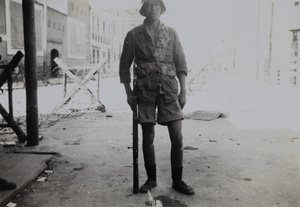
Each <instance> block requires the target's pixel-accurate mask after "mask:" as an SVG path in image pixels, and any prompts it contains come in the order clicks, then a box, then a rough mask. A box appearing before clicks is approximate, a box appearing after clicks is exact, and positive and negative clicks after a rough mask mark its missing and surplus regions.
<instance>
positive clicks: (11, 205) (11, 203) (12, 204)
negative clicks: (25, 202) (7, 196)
mask: <svg viewBox="0 0 300 207" xmlns="http://www.w3.org/2000/svg"><path fill="white" fill-rule="evenodd" d="M15 206H17V204H16V203H13V202H9V203H8V204H6V207H15Z"/></svg>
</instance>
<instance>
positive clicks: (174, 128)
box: [168, 120, 194, 195]
mask: <svg viewBox="0 0 300 207" xmlns="http://www.w3.org/2000/svg"><path fill="white" fill-rule="evenodd" d="M168 130H169V135H170V139H171V167H172V179H173V184H172V187H173V188H174V189H175V190H177V191H179V192H181V193H184V194H187V195H191V194H194V190H193V188H191V187H190V186H188V185H187V184H186V183H185V182H184V181H183V180H182V170H183V165H182V160H183V143H182V139H183V137H182V121H181V120H176V121H172V122H170V123H169V124H168Z"/></svg>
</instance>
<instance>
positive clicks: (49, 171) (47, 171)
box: [44, 170, 53, 174]
mask: <svg viewBox="0 0 300 207" xmlns="http://www.w3.org/2000/svg"><path fill="white" fill-rule="evenodd" d="M44 172H45V173H47V174H51V173H53V170H45V171H44Z"/></svg>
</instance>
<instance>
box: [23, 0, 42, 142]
mask: <svg viewBox="0 0 300 207" xmlns="http://www.w3.org/2000/svg"><path fill="white" fill-rule="evenodd" d="M34 2H35V1H34V0H22V7H23V21H24V22H23V24H24V48H25V80H26V118H27V145H28V146H36V145H38V144H39V139H38V137H39V133H38V105H37V67H36V66H37V64H36V36H35V10H34Z"/></svg>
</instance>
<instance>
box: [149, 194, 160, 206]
mask: <svg viewBox="0 0 300 207" xmlns="http://www.w3.org/2000/svg"><path fill="white" fill-rule="evenodd" d="M148 202H149V204H150V205H151V207H163V205H162V202H161V201H160V200H154V198H153V197H152V195H151V193H150V191H149V190H148Z"/></svg>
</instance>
